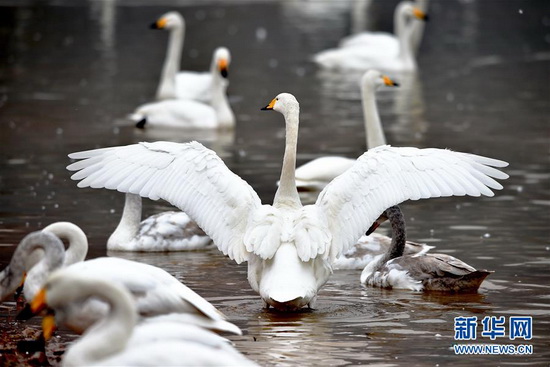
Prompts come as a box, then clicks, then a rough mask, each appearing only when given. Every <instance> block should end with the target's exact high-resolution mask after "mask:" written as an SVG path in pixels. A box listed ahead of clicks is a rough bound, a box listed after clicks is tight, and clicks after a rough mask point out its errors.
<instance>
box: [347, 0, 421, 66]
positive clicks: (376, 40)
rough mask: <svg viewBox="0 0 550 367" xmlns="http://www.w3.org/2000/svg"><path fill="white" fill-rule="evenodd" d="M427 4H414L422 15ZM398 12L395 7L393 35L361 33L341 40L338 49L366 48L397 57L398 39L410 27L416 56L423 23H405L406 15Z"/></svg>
mask: <svg viewBox="0 0 550 367" xmlns="http://www.w3.org/2000/svg"><path fill="white" fill-rule="evenodd" d="M428 2H429V0H417V1H416V2H415V4H416V6H417V9H419V10H420V11H421V12H422V14H426V13H427V10H428ZM400 10H401V9H400V8H399V7H396V8H395V11H394V14H393V24H394V30H393V32H394V34H391V33H385V32H361V33H357V34H353V35H351V36H348V37H344V38H342V39H341V40H340V47H356V46H367V47H371V48H373V49H377V50H379V52H380V53H387V54H388V55H396V56H397V55H398V54H399V39H400V38H401V37H403V36H404V32H406V28H408V27H411V30H410V32H411V33H412V34H411V36H410V37H411V44H412V50H413V53H414V54H415V55H417V54H418V49H419V48H420V43H421V41H422V36H423V34H424V26H425V22H418V21H415V20H412V21H409V22H407V19H406V17H407V16H406V14H405V13H404V12H400ZM422 14H421V13H419V14H418V16H419V17H422ZM403 18H405V19H403ZM423 18H424V20H426V19H427V16H426V15H424V16H423Z"/></svg>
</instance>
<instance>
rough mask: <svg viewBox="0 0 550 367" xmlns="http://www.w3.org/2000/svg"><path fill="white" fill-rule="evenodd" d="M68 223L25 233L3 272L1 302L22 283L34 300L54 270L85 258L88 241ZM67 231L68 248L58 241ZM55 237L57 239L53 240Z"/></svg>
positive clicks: (29, 296)
mask: <svg viewBox="0 0 550 367" xmlns="http://www.w3.org/2000/svg"><path fill="white" fill-rule="evenodd" d="M74 227H76V226H75V225H74V224H72V223H69V222H56V223H53V224H50V225H49V226H47V227H45V228H44V229H43V230H42V231H41V232H35V233H31V234H29V235H27V236H25V237H24V238H23V239H22V240H21V242H20V243H19V245H18V246H17V248H16V249H15V251H14V253H13V256H12V258H11V260H10V263H9V264H8V265H7V266H6V267H5V268H4V269H3V270H2V272H0V302H4V301H5V300H6V299H7V298H8V297H9V296H10V295H12V294H13V293H14V292H15V290H16V289H17V288H18V287H19V286H20V285H21V284H23V295H24V296H25V299H26V300H27V301H29V300H31V299H32V298H33V297H34V295H35V294H36V292H37V291H38V289H39V288H40V287H41V286H42V284H43V283H44V282H45V281H46V277H47V276H48V275H49V274H50V273H51V272H52V271H53V270H55V269H57V268H60V267H64V266H69V265H71V264H74V263H76V262H79V261H82V260H84V258H85V257H86V254H87V253H88V241H87V240H86V235H85V234H84V232H82V231H81V230H80V228H78V227H77V228H78V230H79V231H78V230H75V228H74ZM64 232H66V233H68V234H69V235H68V236H67V237H68V238H67V239H68V240H69V247H68V248H67V250H65V248H64V247H63V244H62V243H60V245H59V246H55V245H49V244H50V243H55V241H56V236H57V235H58V234H59V233H64ZM54 238H55V239H54Z"/></svg>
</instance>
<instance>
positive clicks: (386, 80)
mask: <svg viewBox="0 0 550 367" xmlns="http://www.w3.org/2000/svg"><path fill="white" fill-rule="evenodd" d="M382 79H383V80H384V84H385V85H387V86H388V87H399V83H396V82H394V81H393V80H391V79H390V78H389V77H388V76H386V75H384V76H382Z"/></svg>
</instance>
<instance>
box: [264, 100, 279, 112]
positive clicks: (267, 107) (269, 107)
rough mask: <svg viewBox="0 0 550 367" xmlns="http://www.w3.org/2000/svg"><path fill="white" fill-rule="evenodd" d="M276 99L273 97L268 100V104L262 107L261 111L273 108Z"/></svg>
mask: <svg viewBox="0 0 550 367" xmlns="http://www.w3.org/2000/svg"><path fill="white" fill-rule="evenodd" d="M276 101H277V98H273V99H272V100H271V102H269V104H268V105H267V106H265V107H264V108H262V109H261V110H262V111H267V110H272V109H273V106H275V102H276Z"/></svg>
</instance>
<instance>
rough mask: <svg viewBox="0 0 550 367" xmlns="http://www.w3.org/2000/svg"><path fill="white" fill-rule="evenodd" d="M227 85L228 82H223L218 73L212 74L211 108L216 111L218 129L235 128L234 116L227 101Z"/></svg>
mask: <svg viewBox="0 0 550 367" xmlns="http://www.w3.org/2000/svg"><path fill="white" fill-rule="evenodd" d="M227 84H228V82H227V81H226V80H223V79H222V78H221V76H220V75H219V73H213V74H212V85H211V93H212V101H211V103H212V108H213V109H214V111H216V116H217V118H218V123H219V127H220V128H225V129H230V128H233V127H234V126H235V115H234V114H233V111H232V110H231V106H230V105H229V101H228V99H227V93H226V91H227Z"/></svg>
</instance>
